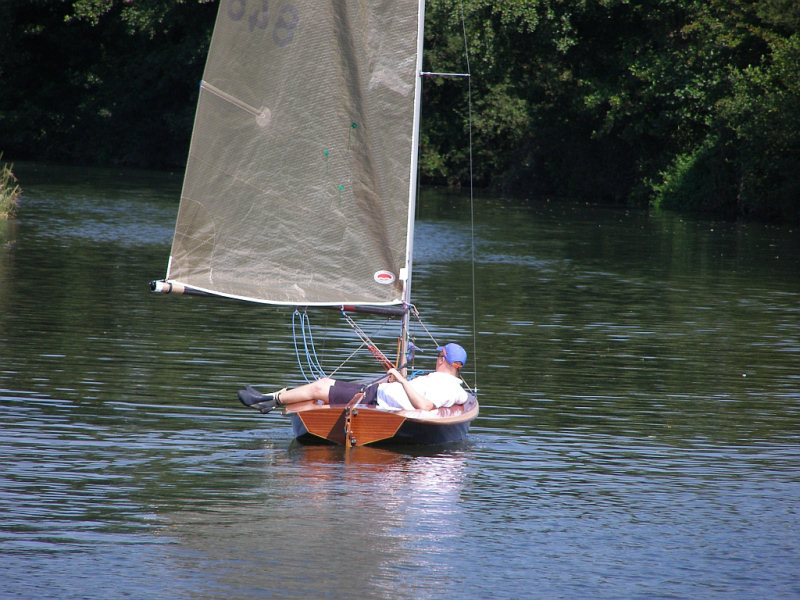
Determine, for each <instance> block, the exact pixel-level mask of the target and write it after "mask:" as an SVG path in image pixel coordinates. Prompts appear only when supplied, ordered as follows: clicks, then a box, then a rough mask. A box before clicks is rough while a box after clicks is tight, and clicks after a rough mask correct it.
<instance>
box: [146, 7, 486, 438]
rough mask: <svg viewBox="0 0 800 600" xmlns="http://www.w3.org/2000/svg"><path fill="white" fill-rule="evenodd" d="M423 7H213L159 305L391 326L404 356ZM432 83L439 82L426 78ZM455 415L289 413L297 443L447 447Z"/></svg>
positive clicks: (464, 412)
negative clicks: (201, 301) (195, 297)
mask: <svg viewBox="0 0 800 600" xmlns="http://www.w3.org/2000/svg"><path fill="white" fill-rule="evenodd" d="M424 9H425V2H424V0H392V1H391V2H383V1H381V2H364V1H363V0H287V1H270V2H266V1H260V0H259V1H256V0H222V1H221V2H220V5H219V11H218V14H217V20H216V23H215V26H214V32H213V36H212V40H211V46H210V49H209V54H208V58H207V62H206V67H205V71H204V74H203V80H202V83H201V85H200V94H199V100H198V106H197V112H196V116H195V123H194V129H193V133H192V140H191V145H190V150H189V157H188V160H187V166H186V172H185V177H184V184H183V189H182V193H181V201H180V207H179V209H178V218H177V222H176V226H175V232H174V238H173V242H172V249H171V254H170V258H169V262H168V267H167V274H166V277H165V279H163V280H159V281H155V282H152V283H151V289H152V290H153V291H156V292H161V293H188V294H206V295H214V296H220V297H225V298H231V299H236V300H243V301H248V302H257V303H263V304H269V305H283V306H291V307H295V308H297V307H302V308H303V310H308V309H314V308H316V307H320V308H335V309H337V310H340V311H341V312H342V314H343V315H345V314H347V313H351V312H366V313H374V314H378V315H384V316H389V317H393V318H395V319H396V320H397V321H399V329H400V331H399V335H398V338H399V342H398V347H397V352H396V359H395V360H394V362H392V361H390V360H388V359H386V358H385V355H384V354H383V353H381V352H380V351H378V350H377V349H376V348H375V347H374V346H373V345H372V344H370V343H369V341H368V340H367V341H365V344H366V345H367V346H368V347H369V349H370V350H372V351H373V352H374V353H376V354H378V355H379V357H380V358H381V361H382V362H384V363H385V365H386V366H396V367H397V368H398V369H405V363H406V362H407V357H408V354H409V347H410V344H409V320H410V313H412V311H415V307H414V306H413V304H412V302H411V279H412V256H413V242H414V218H415V214H414V213H415V206H416V191H417V154H418V139H419V120H420V105H421V81H422V77H423V75H425V74H424V73H423V72H422V49H423V48H422V47H423V24H424ZM442 75H445V74H442ZM478 410H479V409H478V402H477V399H476V397H475V394H474V393H471V394H470V398H469V400H468V401H467V403H466V404H463V405H456V406H451V407H449V408H441V409H438V410H433V411H419V410H416V411H411V410H408V411H406V410H400V411H393V412H391V411H386V410H380V409H377V408H375V407H370V406H363V405H359V404H358V400H357V399H355V398H354V400H353V401H352V402H351V403H350V404H348V405H347V406H344V407H331V406H329V405H320V404H318V403H308V405H304V406H298V405H292V407H291V408H290V409H285V412H286V413H287V414H288V415H289V416H290V418H291V420H292V426H293V433H294V434H295V436H296V437H297V438H299V439H301V440H303V439H321V440H327V441H330V442H334V443H339V444H343V445H345V446H352V445H364V444H372V443H376V442H381V441H387V440H392V441H402V442H419V443H440V442H449V441H455V440H460V439H463V438H464V437H465V436H466V434H467V430H468V427H469V423H470V422H471V421H472V420H473V419H474V418H475V417H476V416H477V414H478Z"/></svg>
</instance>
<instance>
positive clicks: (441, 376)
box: [377, 371, 469, 410]
mask: <svg viewBox="0 0 800 600" xmlns="http://www.w3.org/2000/svg"><path fill="white" fill-rule="evenodd" d="M410 383H411V385H413V386H414V389H416V390H417V391H418V392H419V393H420V394H422V395H423V396H424V397H425V398H427V399H428V400H430V401H431V402H433V404H434V405H435V406H436V408H442V407H443V406H453V405H454V404H464V403H465V402H466V401H467V399H468V398H469V396H468V394H467V392H465V391H464V389H463V388H462V387H461V379H459V378H458V377H454V376H453V375H450V374H449V373H440V372H438V371H434V372H433V373H428V374H427V375H422V376H420V377H415V378H414V379H412V380H411V382H410ZM377 400H378V407H379V408H385V409H387V410H416V407H415V406H414V405H413V404H411V400H409V399H408V395H407V394H406V391H405V390H404V389H403V384H402V383H400V382H398V381H393V382H392V383H382V384H380V385H379V386H378V395H377Z"/></svg>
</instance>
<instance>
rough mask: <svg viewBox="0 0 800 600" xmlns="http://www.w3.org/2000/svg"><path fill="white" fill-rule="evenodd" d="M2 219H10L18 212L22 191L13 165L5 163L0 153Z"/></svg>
mask: <svg viewBox="0 0 800 600" xmlns="http://www.w3.org/2000/svg"><path fill="white" fill-rule="evenodd" d="M0 165H1V166H2V167H1V168H0V219H10V218H11V217H13V216H14V214H15V213H16V212H17V205H18V202H19V196H20V194H21V193H22V190H20V187H19V183H18V182H17V178H16V177H15V176H14V172H13V171H12V168H13V165H9V164H6V163H4V162H3V154H2V153H1V152H0Z"/></svg>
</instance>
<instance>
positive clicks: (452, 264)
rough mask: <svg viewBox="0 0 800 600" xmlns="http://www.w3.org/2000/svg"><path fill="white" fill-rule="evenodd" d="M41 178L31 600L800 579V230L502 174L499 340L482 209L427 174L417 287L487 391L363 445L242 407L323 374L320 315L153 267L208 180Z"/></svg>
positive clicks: (333, 334)
mask: <svg viewBox="0 0 800 600" xmlns="http://www.w3.org/2000/svg"><path fill="white" fill-rule="evenodd" d="M16 171H17V174H18V176H19V177H20V180H21V183H22V186H23V188H24V190H25V195H24V198H23V203H22V206H21V211H20V215H19V218H18V219H17V220H16V221H12V222H0V514H2V519H1V520H0V582H1V583H0V597H2V598H4V599H6V598H8V599H11V598H13V599H17V598H26V599H28V598H30V599H34V598H36V599H39V598H55V599H68V598H69V599H72V598H74V599H82V600H85V599H104V600H109V599H117V598H148V599H173V598H174V599H192V600H194V599H227V598H230V599H250V598H279V599H282V598H337V599H338V598H342V599H345V598H347V599H349V598H376V599H382V598H409V599H417V598H431V599H463V598H496V599H516V598H642V599H644V598H647V599H649V598H725V599H731V598H736V599H752V598H800V578H798V575H797V568H798V565H800V549H798V540H800V514H799V512H800V277H798V275H799V274H800V233H799V232H798V231H796V230H795V231H792V230H789V229H786V228H780V227H770V226H763V225H752V224H751V225H741V224H739V225H737V224H726V223H719V222H710V221H705V220H693V219H686V218H680V217H677V216H674V215H665V214H648V213H645V212H637V211H625V210H619V209H602V208H595V207H592V206H589V205H571V206H569V207H566V208H564V207H561V208H559V207H556V206H554V205H551V204H549V203H547V202H537V203H530V204H529V205H526V206H522V207H518V208H514V209H507V208H503V207H502V204H501V202H500V201H499V200H497V199H491V198H479V199H478V200H477V202H476V210H475V215H476V228H475V236H474V248H475V268H474V270H475V281H476V292H475V295H474V298H475V306H476V319H475V329H476V330H477V335H476V336H475V337H474V341H473V336H472V331H473V323H472V318H471V317H470V316H469V315H470V314H471V312H472V305H473V293H472V276H471V273H472V266H471V260H470V256H471V233H470V227H469V208H468V202H467V199H466V198H464V197H463V196H442V195H437V194H434V193H432V192H425V193H424V194H423V198H422V201H421V205H420V209H419V215H420V224H419V228H418V231H417V236H416V249H417V252H416V263H415V290H416V297H415V301H416V302H417V305H418V306H419V307H420V309H421V311H422V312H423V318H424V323H425V326H426V327H427V329H428V330H429V331H430V332H431V334H432V335H433V336H434V337H436V338H437V339H438V340H439V341H447V340H455V341H459V342H460V343H462V345H464V346H465V347H466V348H467V349H468V351H469V352H470V360H469V364H468V366H467V368H466V369H465V371H467V373H466V377H467V379H468V380H470V381H471V382H472V383H473V384H474V385H477V387H478V389H479V399H480V401H481V414H480V416H479V417H478V419H477V420H476V421H475V422H474V423H473V427H472V429H471V433H470V437H469V439H468V441H467V442H465V443H463V444H458V445H455V446H449V447H438V448H425V449H412V448H389V449H387V448H380V449H375V448H356V449H353V450H352V451H349V452H346V451H345V450H343V449H341V448H336V447H327V446H302V445H298V444H297V443H295V442H293V441H292V439H291V434H290V427H289V424H288V421H286V420H285V418H283V417H282V416H281V415H279V414H270V415H266V416H262V415H259V414H258V413H256V412H254V411H248V410H246V409H244V408H243V407H241V406H240V405H239V404H238V402H237V401H236V396H235V393H236V390H237V389H238V387H240V386H241V385H242V384H243V383H253V384H258V385H260V386H262V387H263V388H265V389H272V388H273V387H275V386H283V385H286V384H295V383H298V382H300V381H301V380H302V378H301V374H300V369H299V367H298V365H297V362H296V359H295V356H294V349H293V348H294V346H293V338H292V314H291V311H289V310H287V309H279V308H265V307H261V306H250V305H246V304H243V303H237V302H228V301H220V300H215V299H209V298H189V297H177V298H175V297H163V296H155V295H151V294H149V292H148V291H147V284H148V282H149V281H150V280H151V279H156V278H159V277H162V276H163V274H164V271H165V267H166V262H167V259H168V255H169V244H170V241H171V231H172V226H173V223H174V219H175V215H176V212H177V198H178V195H179V189H180V177H179V176H177V175H171V174H164V173H143V172H134V171H106V170H99V171H95V170H84V169H75V168H72V169H60V168H53V167H44V166H41V165H18V168H17V169H16ZM321 220H322V221H324V218H322V219H321ZM311 319H312V326H313V327H314V334H315V342H316V344H317V350H318V352H319V358H320V362H322V364H323V366H324V367H326V368H328V369H331V368H334V367H335V366H336V365H338V364H339V363H340V362H341V360H342V359H343V358H344V357H346V356H347V355H348V354H349V353H350V351H351V350H352V349H354V348H356V347H357V343H356V342H355V341H353V340H352V339H351V338H352V336H351V335H350V334H349V333H348V332H347V331H345V329H344V328H342V327H341V325H342V324H341V322H340V317H339V316H338V315H337V314H336V313H335V312H331V313H325V314H322V315H320V314H311ZM372 333H373V334H374V335H376V336H378V337H380V336H383V335H384V330H383V328H382V326H378V328H377V329H376V330H375V331H373V332H372ZM392 333H393V332H392ZM386 335H387V336H388V335H389V334H386ZM428 345H429V346H430V344H428ZM421 356H422V358H420V359H419V360H418V366H420V367H423V368H424V367H427V366H429V364H427V362H426V360H425V358H424V357H425V356H426V354H422V355H421ZM427 356H428V357H430V356H431V355H430V354H427ZM431 362H432V361H431ZM476 365H477V367H476ZM373 368H374V367H373V365H372V364H371V360H370V359H369V358H368V357H361V356H360V355H357V356H356V357H355V358H354V359H352V360H350V361H349V362H347V363H346V364H345V366H344V367H343V368H342V370H341V371H339V372H338V373H337V376H342V377H349V376H351V375H352V376H364V375H366V374H367V373H371V372H372V370H373Z"/></svg>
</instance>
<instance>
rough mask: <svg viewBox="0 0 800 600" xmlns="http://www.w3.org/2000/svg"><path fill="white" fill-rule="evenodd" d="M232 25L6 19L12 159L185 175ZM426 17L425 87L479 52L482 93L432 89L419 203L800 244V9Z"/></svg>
mask: <svg viewBox="0 0 800 600" xmlns="http://www.w3.org/2000/svg"><path fill="white" fill-rule="evenodd" d="M221 1H222V4H221V6H222V7H223V10H225V7H226V6H227V7H228V10H230V9H231V7H234V6H235V7H240V8H241V10H245V7H247V9H248V10H250V9H252V10H256V9H257V10H262V8H261V7H264V8H263V10H270V11H273V10H277V8H275V7H276V6H279V3H266V2H264V3H261V2H255V1H253V0H241V1H240V2H228V0H221ZM219 6H220V1H218V0H160V1H159V2H144V1H142V0H102V1H101V0H63V1H59V2H55V1H51V2H33V3H32V2H0V23H2V24H3V25H4V26H5V30H6V35H5V36H0V74H2V77H3V82H4V89H3V94H2V95H0V140H3V150H4V151H5V152H6V154H7V155H8V156H9V157H11V158H13V159H14V160H15V161H28V160H30V161H43V162H55V163H61V164H73V165H83V166H87V165H91V166H110V167H117V166H119V167H137V168H146V169H162V170H169V169H182V168H183V166H184V165H185V161H186V156H187V152H188V147H189V139H190V136H191V130H192V122H193V118H194V110H195V107H196V103H197V93H198V92H197V90H198V82H199V81H200V80H201V78H202V73H203V66H204V64H205V59H206V52H207V48H208V45H209V42H210V38H211V32H212V29H213V25H214V20H215V17H216V14H217V9H218V7H219ZM267 7H269V8H267ZM425 10H426V25H425V59H424V60H425V65H424V69H425V70H426V71H432V72H465V71H466V70H467V65H466V64H465V63H466V61H465V56H464V50H465V46H466V48H467V50H468V55H469V70H470V74H471V79H470V81H471V83H470V84H469V85H465V84H464V81H462V80H460V79H459V80H454V79H446V78H436V77H433V78H426V81H425V85H424V88H423V96H424V98H423V115H422V123H421V131H420V157H419V168H420V181H421V183H422V184H423V185H430V186H437V187H441V186H447V187H451V188H454V189H457V188H460V187H463V186H465V185H467V184H468V183H469V182H470V181H473V182H474V184H475V186H476V187H477V188H478V189H482V190H486V191H488V192H490V193H492V194H494V195H496V196H498V197H501V198H502V199H503V201H504V202H506V203H507V204H508V205H515V204H520V203H524V202H526V201H528V200H533V199H539V198H541V199H548V200H551V201H553V202H558V201H560V200H562V199H563V200H567V201H575V200H586V201H589V202H592V203H602V204H610V205H623V206H630V207H642V208H644V207H655V208H665V209H669V210H672V211H677V212H681V213H699V214H702V215H707V216H709V217H712V218H724V219H729V220H737V219H743V220H759V221H771V222H776V223H786V224H790V225H800V3H798V2H797V0H760V1H759V2H752V1H751V0H648V2H630V0H603V1H602V2H579V1H577V0H576V1H566V2H555V3H554V2H551V1H550V0H526V1H525V2H510V1H506V2H498V1H497V0H427V1H426V9H425ZM462 14H463V16H464V29H462V25H461V15H462ZM267 16H268V17H270V18H273V17H274V18H277V16H276V15H272V14H268V15H267ZM245 21H246V20H243V21H242V24H243V26H244V27H246V26H247V23H246V22H245ZM250 22H252V20H251V21H250ZM464 31H465V33H466V42H465V39H464V37H463V36H462V33H463V32H464ZM299 39H300V38H298V40H299ZM468 91H471V102H469V101H468V98H467V94H468ZM467 107H469V110H468V109H467ZM468 114H471V115H472V121H471V127H470V122H469V120H468ZM470 143H471V145H472V148H471V153H470ZM473 159H474V160H473Z"/></svg>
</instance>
